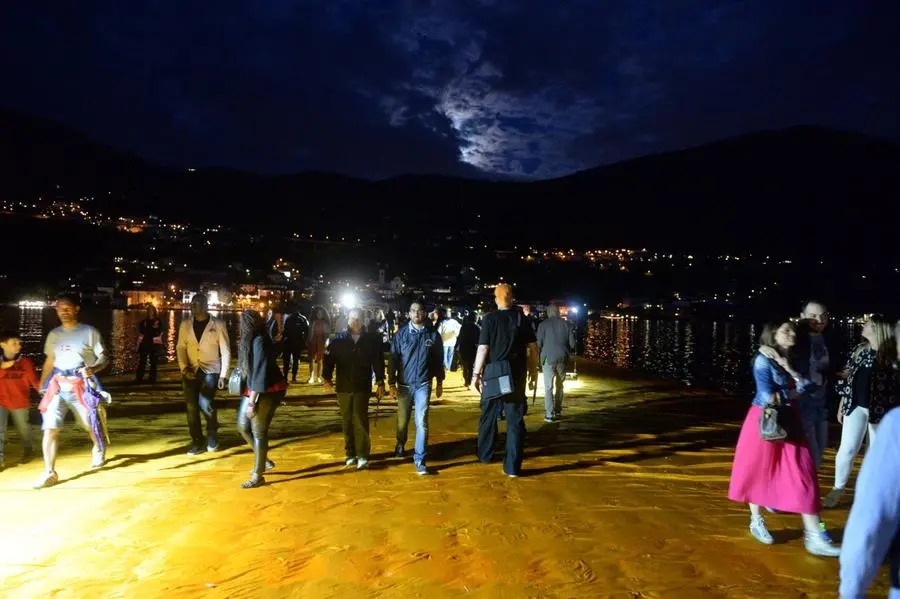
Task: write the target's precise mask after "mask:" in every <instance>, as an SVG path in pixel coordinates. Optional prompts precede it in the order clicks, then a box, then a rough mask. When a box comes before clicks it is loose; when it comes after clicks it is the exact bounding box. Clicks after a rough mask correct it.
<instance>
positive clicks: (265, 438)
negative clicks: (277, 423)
mask: <svg viewBox="0 0 900 599" xmlns="http://www.w3.org/2000/svg"><path fill="white" fill-rule="evenodd" d="M284 394H285V392H284V391H276V392H275V393H263V394H261V395H260V396H259V398H257V400H256V415H255V416H254V417H253V418H248V417H247V404H248V403H250V398H249V397H245V398H244V400H243V401H242V402H241V407H240V408H239V409H238V415H237V427H238V432H240V433H241V436H242V437H243V438H244V440H245V441H246V442H247V443H248V444H249V445H250V447H252V448H253V472H255V473H256V474H263V473H265V471H266V460H267V459H268V457H269V425H270V424H272V417H273V416H274V415H275V410H276V409H277V408H278V406H279V405H280V404H281V402H282V400H284Z"/></svg>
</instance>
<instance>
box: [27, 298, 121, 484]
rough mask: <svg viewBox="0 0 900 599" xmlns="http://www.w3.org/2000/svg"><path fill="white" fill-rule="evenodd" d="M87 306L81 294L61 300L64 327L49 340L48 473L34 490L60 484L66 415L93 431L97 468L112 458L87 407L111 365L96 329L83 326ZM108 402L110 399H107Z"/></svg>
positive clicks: (45, 383)
mask: <svg viewBox="0 0 900 599" xmlns="http://www.w3.org/2000/svg"><path fill="white" fill-rule="evenodd" d="M80 311H81V302H80V301H79V299H78V297H77V296H75V295H68V294H64V295H61V296H60V297H59V298H58V299H57V300H56V315H57V317H58V318H59V321H60V326H58V327H56V328H55V329H53V330H52V331H50V333H49V334H48V335H47V339H46V341H45V342H44V354H45V355H46V356H47V357H46V359H45V360H44V366H43V368H42V371H41V381H40V384H39V387H40V388H41V390H42V391H43V390H45V393H44V397H43V399H42V400H41V403H40V405H39V406H38V409H39V410H40V411H41V412H42V419H43V424H42V426H41V428H42V429H43V431H44V438H43V442H42V450H43V453H44V473H43V474H42V475H41V478H40V479H38V481H37V483H36V484H35V485H34V488H36V489H40V488H43V487H49V486H52V485H55V484H56V483H57V482H59V476H58V475H57V474H56V455H57V452H58V451H59V429H60V428H62V425H63V422H64V421H65V418H66V413H67V412H69V411H70V410H71V411H72V412H74V413H75V416H76V418H75V419H76V421H77V422H78V424H79V425H80V426H81V428H83V429H84V430H85V431H87V433H88V435H89V436H90V437H91V441H92V442H93V448H92V450H91V467H92V468H101V467H102V466H103V465H104V464H105V463H106V454H105V451H104V448H103V447H102V446H101V443H102V440H101V439H99V438H98V436H97V432H96V431H94V430H93V429H92V427H91V424H90V419H91V413H90V409H89V408H88V406H87V404H86V403H85V402H84V393H85V392H86V389H85V386H86V385H89V384H90V385H93V386H94V388H95V389H97V390H98V391H100V387H99V383H98V382H97V379H96V375H97V373H99V372H101V371H102V370H103V369H105V368H106V367H107V366H108V365H109V361H108V359H107V355H106V348H105V347H104V344H103V337H102V336H101V335H100V332H99V331H97V329H95V328H94V327H92V326H90V325H87V324H83V323H81V322H79V321H78V313H79V312H80ZM106 397H107V400H108V397H109V396H108V394H107V395H106Z"/></svg>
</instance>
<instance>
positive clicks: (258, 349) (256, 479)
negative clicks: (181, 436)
mask: <svg viewBox="0 0 900 599" xmlns="http://www.w3.org/2000/svg"><path fill="white" fill-rule="evenodd" d="M240 327H241V328H240V331H241V336H240V344H239V345H238V367H239V368H240V369H241V372H243V373H245V376H246V377H247V378H246V386H245V388H244V393H243V399H242V400H241V406H240V408H238V415H237V427H238V432H240V434H241V436H242V437H243V438H244V440H245V441H247V443H248V444H249V445H250V447H252V448H253V470H251V471H250V480H248V481H247V482H245V483H242V484H241V488H242V489H253V488H256V487H260V486H262V485H264V484H265V483H266V479H265V478H264V477H263V473H264V472H266V471H268V470H271V469H272V468H274V467H275V463H274V462H272V461H271V460H269V459H268V453H269V425H270V424H271V423H272V417H273V416H274V415H275V410H276V408H278V406H279V405H280V404H281V402H282V401H284V394H285V392H286V391H287V381H286V380H285V378H284V376H282V373H281V371H280V370H278V364H276V362H275V358H276V355H277V354H276V351H275V344H274V343H273V342H272V339H271V337H270V335H269V332H268V331H267V330H266V326H265V323H264V322H263V319H262V316H260V314H259V312H257V311H256V310H245V311H244V312H243V313H242V314H241V325H240Z"/></svg>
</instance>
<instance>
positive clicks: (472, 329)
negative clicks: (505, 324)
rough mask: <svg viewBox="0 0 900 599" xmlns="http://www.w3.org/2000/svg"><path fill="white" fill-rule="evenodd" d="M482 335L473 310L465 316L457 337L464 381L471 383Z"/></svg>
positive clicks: (457, 347)
mask: <svg viewBox="0 0 900 599" xmlns="http://www.w3.org/2000/svg"><path fill="white" fill-rule="evenodd" d="M479 335H481V327H479V326H478V325H477V324H475V315H474V314H473V313H471V312H469V313H468V314H466V316H465V318H463V322H462V327H460V329H459V337H457V338H456V351H457V352H459V363H460V365H461V366H462V371H463V381H464V382H465V383H469V382H470V381H471V380H472V370H473V369H474V368H475V354H477V353H478V336H479Z"/></svg>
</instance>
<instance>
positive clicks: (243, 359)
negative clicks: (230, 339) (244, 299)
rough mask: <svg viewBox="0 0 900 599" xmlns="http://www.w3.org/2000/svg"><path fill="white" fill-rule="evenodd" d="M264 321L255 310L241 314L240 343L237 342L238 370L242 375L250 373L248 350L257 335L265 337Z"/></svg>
mask: <svg viewBox="0 0 900 599" xmlns="http://www.w3.org/2000/svg"><path fill="white" fill-rule="evenodd" d="M265 329H266V321H265V320H263V317H262V316H261V315H260V314H259V312H257V311H256V310H244V311H243V312H242V313H241V325H240V341H239V342H238V368H240V369H241V371H243V372H244V374H246V373H248V372H250V348H252V347H253V339H254V338H255V337H256V336H257V335H265V333H266V330H265Z"/></svg>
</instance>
